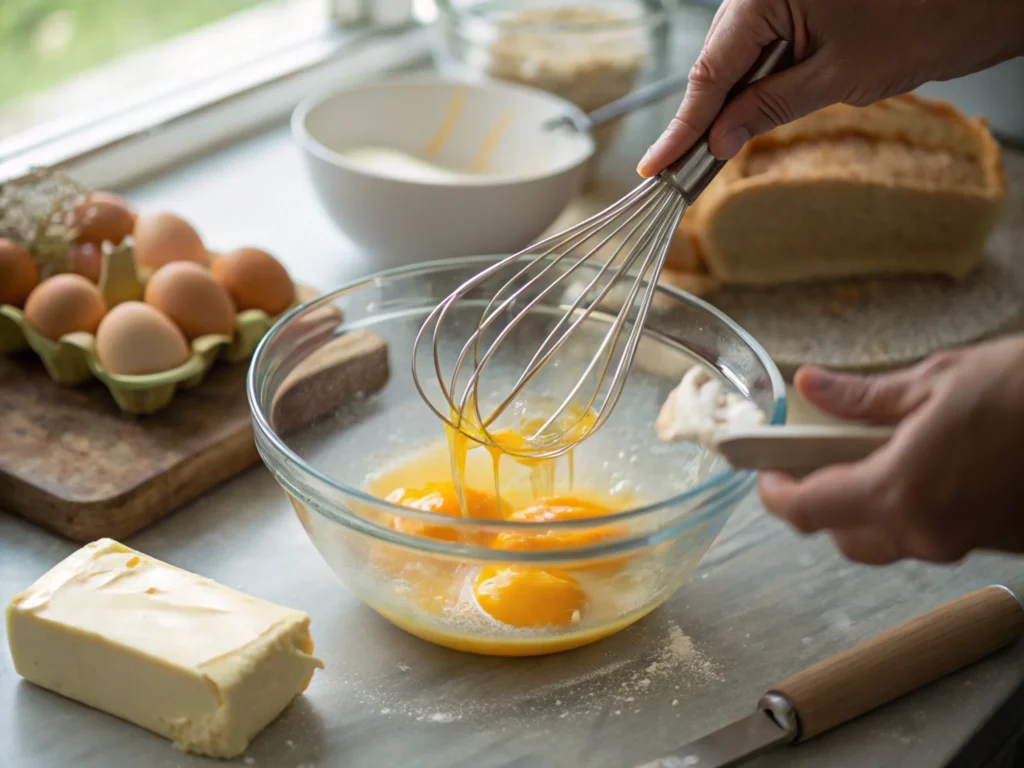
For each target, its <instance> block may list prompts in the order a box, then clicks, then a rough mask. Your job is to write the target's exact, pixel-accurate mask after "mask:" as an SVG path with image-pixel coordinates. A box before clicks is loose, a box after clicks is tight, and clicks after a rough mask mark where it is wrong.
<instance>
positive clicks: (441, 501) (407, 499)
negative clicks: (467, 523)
mask: <svg viewBox="0 0 1024 768" xmlns="http://www.w3.org/2000/svg"><path fill="white" fill-rule="evenodd" d="M465 494H466V495H465V498H466V517H468V518H472V519H476V520H502V519H504V518H505V517H506V516H507V514H508V513H509V507H508V505H507V504H501V505H499V504H498V500H497V498H496V497H495V496H494V494H493V493H487V492H485V491H477V490H473V489H472V488H466V489H465ZM386 500H387V501H389V502H391V503H392V504H399V505H401V506H403V507H408V508H410V509H418V510H421V511H423V512H434V513H435V514H439V515H447V516H448V517H458V518H461V517H462V510H461V509H460V508H459V499H458V496H457V495H456V493H455V486H454V485H453V484H452V483H427V484H426V485H425V486H423V487H422V488H414V489H409V488H396V489H395V490H393V491H392V492H391V493H389V494H388V495H387V497H386ZM391 527H392V528H393V529H394V530H396V531H399V532H400V533H406V534H409V535H412V536H425V537H427V538H431V539H438V540H440V541H453V542H459V541H470V540H472V541H481V540H482V541H485V542H486V541H488V540H489V539H490V535H489V534H475V535H474V534H471V533H467V532H464V531H461V530H459V528H458V527H457V526H448V525H434V524H432V523H424V522H421V521H419V520H410V519H407V518H400V517H398V518H395V519H394V520H393V521H392V523H391Z"/></svg>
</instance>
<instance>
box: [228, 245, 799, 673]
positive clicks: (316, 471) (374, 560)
mask: <svg viewBox="0 0 1024 768" xmlns="http://www.w3.org/2000/svg"><path fill="white" fill-rule="evenodd" d="M495 261H496V259H495V258H494V257H478V258H476V257H475V258H469V259H453V260H446V261H439V262H432V263H427V264H421V265H417V266H413V267H407V268H402V269H398V270H392V271H388V272H383V273H381V274H378V275H375V276H373V277H370V278H368V279H366V280H363V281H360V282H357V283H353V284H350V285H348V286H346V287H344V288H341V289H339V290H337V291H334V292H333V293H331V294H328V295H326V296H324V297H322V298H320V299H317V300H315V301H313V302H311V303H307V304H305V305H303V306H301V307H299V308H297V309H296V310H294V311H292V312H290V313H289V314H288V315H286V316H285V317H284V318H282V319H281V320H280V321H279V322H278V323H277V324H276V325H275V326H274V328H273V329H271V331H270V332H269V333H268V334H267V335H266V336H265V337H264V339H263V340H262V342H261V343H260V345H259V348H258V349H257V350H256V352H255V354H254V356H253V360H252V364H251V368H250V371H249V380H248V396H249V402H250V405H251V408H252V413H253V422H254V427H255V435H256V444H257V446H258V448H259V451H260V454H261V456H262V457H263V460H264V462H265V463H266V465H267V466H268V467H269V469H270V471H271V472H272V473H273V474H274V476H275V477H276V478H277V480H278V482H280V484H281V486H282V487H283V488H284V490H285V492H286V493H287V495H288V497H289V498H290V500H291V502H292V504H293V506H294V508H295V511H296V513H297V514H298V517H299V520H300V521H301V523H302V525H303V527H304V528H305V530H306V532H307V534H308V535H309V537H310V539H311V540H312V541H313V543H314V544H315V546H316V547H317V549H318V550H319V551H320V553H321V554H322V556H323V557H324V559H325V560H326V561H327V562H328V564H330V566H331V567H332V568H333V569H334V570H335V571H336V573H337V574H338V575H339V576H340V577H341V579H342V580H343V581H344V582H345V584H347V585H348V587H349V588H350V589H351V590H352V591H354V592H355V593H356V594H357V595H358V596H359V597H360V598H361V599H362V600H363V601H364V602H365V603H366V604H367V605H369V606H370V607H372V608H373V609H374V610H376V611H377V612H378V613H380V614H382V615H383V616H385V617H386V618H387V619H389V620H390V621H392V622H393V623H395V624H397V625H398V626H400V627H402V628H403V629H405V630H407V631H409V632H410V633H412V634H414V635H417V636H419V637H421V638H424V639H426V640H430V641H432V642H436V643H439V644H442V645H446V646H449V647H452V648H457V649H460V650H466V651H473V652H478V653H487V654H500V655H531V654H538V653H548V652H552V651H558V650H565V649H568V648H572V647H577V646H580V645H584V644H586V643H589V642H593V641H594V640H597V639H599V638H601V637H605V636H607V635H609V634H612V633H613V632H616V631H618V630H619V629H621V628H623V627H625V626H627V625H629V624H630V623H632V622H634V621H636V620H638V619H639V618H641V617H642V616H644V615H646V614H647V613H649V612H650V611H652V610H654V609H655V608H657V607H658V606H659V605H660V604H661V603H662V602H664V601H665V600H666V599H667V598H668V597H669V596H671V595H672V593H673V592H675V591H676V589H678V588H679V587H680V585H682V584H683V582H684V581H685V580H686V579H687V578H688V577H689V575H690V574H691V573H692V572H693V570H694V568H695V567H696V566H697V564H698V562H699V561H700V559H701V557H702V556H703V555H704V553H705V552H706V551H707V549H708V547H710V546H711V543H712V542H713V541H714V539H715V537H716V536H717V535H718V533H719V532H720V531H721V530H722V527H723V526H724V525H725V523H726V521H727V520H728V518H729V516H730V514H731V513H732V511H733V509H735V507H736V505H737V504H738V503H739V501H740V500H741V499H742V498H743V497H744V496H745V495H747V494H748V493H749V492H750V490H751V488H752V484H753V476H752V474H750V473H742V472H736V471H734V470H732V469H731V468H730V467H729V466H728V465H727V464H726V463H725V462H724V460H722V459H721V458H720V457H718V456H716V455H714V454H712V453H709V452H707V451H704V450H702V449H700V448H698V447H697V446H695V445H692V444H688V443H674V444H663V443H661V442H659V441H658V440H657V439H656V437H655V434H654V422H655V419H656V417H657V414H658V412H659V409H660V407H661V404H662V403H663V402H664V400H665V398H666V396H667V395H668V394H669V392H670V391H671V390H672V389H673V388H674V387H675V386H676V385H677V384H678V382H679V380H680V378H681V377H682V375H683V373H684V372H685V371H686V370H687V369H689V368H690V367H692V366H694V365H701V366H704V367H705V368H706V369H708V370H709V371H710V372H711V373H712V374H713V375H714V376H716V377H718V378H719V379H720V380H721V381H722V382H723V383H724V384H725V385H726V386H727V387H728V388H729V389H731V390H733V391H736V392H739V393H740V394H742V395H743V396H744V397H747V398H749V399H750V400H752V401H753V402H754V403H755V404H756V405H757V406H758V407H759V408H761V409H762V410H763V412H764V413H765V415H766V418H767V420H768V421H769V422H771V423H773V424H781V423H782V422H783V421H784V420H785V410H786V399H785V386H784V383H783V379H782V377H781V375H780V373H779V371H778V369H777V368H776V367H775V365H774V364H773V363H772V361H771V359H770V358H769V356H768V354H767V353H766V352H765V351H764V349H762V348H761V346H760V345H758V343H757V342H756V341H755V340H754V339H753V338H752V337H751V336H750V335H749V334H748V333H746V332H745V331H744V330H743V329H742V328H740V327H738V326H737V325H736V324H735V323H733V322H732V321H731V320H730V319H729V318H727V317H726V316H725V315H723V314H722V313H721V312H719V311H718V310H716V309H715V308H714V307H712V306H710V305H709V304H707V303H705V302H703V301H701V300H699V299H697V298H695V297H693V296H690V295H687V294H684V293H682V292H680V291H677V290H674V289H672V288H667V287H666V288H659V289H658V295H657V300H656V301H655V303H654V306H653V307H652V309H651V312H650V314H649V317H648V320H647V323H646V326H645V329H644V332H643V336H642V339H641V341H640V343H639V346H638V349H637V354H636V358H635V362H634V364H633V368H632V370H631V372H630V377H629V380H628V386H626V387H625V389H624V392H623V394H622V397H621V399H620V400H619V402H618V405H617V406H616V408H615V410H614V412H613V413H612V416H611V418H610V419H609V420H608V422H607V423H606V424H605V425H604V426H603V427H602V428H601V429H600V430H598V431H597V432H595V433H594V434H593V435H591V436H590V437H589V438H588V439H587V440H585V441H584V442H583V444H582V445H581V446H580V447H579V448H578V449H577V450H576V451H575V453H574V456H573V471H572V472H571V473H570V472H568V471H566V470H565V468H564V466H563V468H562V469H560V471H559V472H558V474H557V476H556V482H557V483H559V484H560V485H559V486H558V491H559V492H565V490H566V488H565V485H566V483H567V482H569V479H570V478H571V480H572V482H573V483H574V487H576V488H591V489H596V490H598V491H600V492H601V494H602V495H603V497H604V498H608V499H612V500H613V501H614V500H615V499H619V500H620V502H621V503H620V504H618V505H616V508H622V509H625V511H622V512H615V513H613V514H611V515H608V516H602V517H600V518H590V519H582V520H581V519H576V520H567V521H556V522H545V523H537V522H516V521H511V520H476V519H469V518H461V517H459V518H453V517H449V516H444V515H440V514H436V513H433V512H427V511H419V510H416V509H408V508H405V507H402V506H398V505H395V504H391V503H388V502H386V501H384V500H383V499H382V498H381V496H383V495H386V494H387V492H388V490H389V489H390V488H391V487H393V486H394V485H395V484H398V483H402V482H405V481H407V480H408V479H409V478H408V476H407V475H404V474H403V473H405V472H406V469H405V467H408V466H410V465H409V464H408V459H409V458H410V457H412V456H417V457H418V458H417V460H416V462H414V465H415V466H417V467H419V470H418V471H422V469H423V468H424V467H427V468H428V470H427V471H429V472H431V473H433V474H434V475H436V477H437V480H441V481H443V480H449V479H450V473H449V469H450V464H449V455H448V453H447V445H446V442H445V435H444V431H443V428H442V424H441V422H440V421H439V419H438V418H437V416H436V415H435V414H434V413H433V412H432V411H431V410H430V409H429V408H428V407H427V406H426V404H425V403H424V402H423V401H422V399H421V398H420V396H419V395H418V393H417V391H416V388H415V386H414V382H413V377H412V372H411V361H412V355H413V343H414V340H415V337H416V334H417V331H418V330H419V328H420V326H421V325H422V323H423V322H424V320H425V319H426V317H427V315H428V314H429V313H430V311H431V310H432V309H433V308H434V307H435V306H436V305H437V304H438V302H439V301H440V300H442V299H443V298H444V297H446V296H447V295H448V294H449V293H450V292H451V291H453V290H454V289H455V288H456V287H458V286H460V285H461V284H463V283H464V282H465V281H466V280H468V279H469V278H470V277H472V276H474V275H475V274H476V273H478V272H479V271H480V270H482V269H484V268H485V267H487V266H490V265H492V264H494V263H495ZM559 268H560V267H559ZM586 269H588V268H586V267H585V268H583V270H582V271H581V272H579V273H577V274H575V275H573V277H576V278H582V279H586V277H587V275H586ZM503 279H504V277H503V276H502V275H501V274H500V273H499V274H498V275H496V276H495V277H494V279H493V280H490V281H485V282H484V283H482V284H481V285H480V286H478V287H477V288H476V289H474V290H473V291H472V292H470V293H469V294H468V295H467V296H466V298H465V299H464V300H463V301H462V302H461V303H459V304H457V305H456V306H455V308H454V309H453V310H452V314H451V320H452V324H451V326H450V329H451V333H452V334H453V335H452V337H451V338H448V337H443V338H442V344H440V345H439V355H440V358H441V360H442V362H443V363H446V364H447V366H448V367H449V368H450V367H451V361H452V358H453V357H454V356H456V355H457V353H458V350H459V348H460V347H461V343H462V341H463V340H464V339H465V338H466V337H467V336H468V334H469V333H470V331H471V330H472V329H473V328H475V327H476V323H477V319H478V317H479V314H480V312H481V311H482V309H483V307H484V306H485V305H486V304H487V303H488V301H489V300H490V298H491V296H493V294H494V293H495V291H496V290H497V288H498V284H499V283H500V281H502V280H503ZM567 290H571V288H570V289H567ZM567 296H568V294H566V295H562V296H556V295H555V292H553V293H552V294H550V295H549V296H547V297H546V298H544V299H542V300H540V301H539V302H538V303H537V304H536V305H535V306H533V307H532V308H531V309H530V311H529V313H528V314H527V315H526V317H525V320H524V324H523V325H522V326H521V327H520V330H521V331H522V334H521V335H519V336H517V337H516V340H515V343H513V344H510V345H507V346H508V351H507V357H508V360H506V361H505V362H506V363H507V364H516V363H518V364H519V366H520V367H521V366H522V365H524V364H525V362H526V361H528V360H529V358H530V357H531V356H532V354H533V352H534V351H535V348H536V345H537V344H539V342H540V340H541V339H542V338H544V335H546V333H547V331H548V330H550V328H551V327H552V326H553V325H554V324H555V322H556V321H557V319H558V318H559V317H560V316H561V315H562V313H563V312H564V311H565V308H566V305H567V302H568V301H571V299H568V298H567ZM530 298H532V297H530V296H527V297H525V299H524V300H525V301H529V299H530ZM612 319H613V315H612V314H610V313H608V312H604V311H600V310H599V311H595V312H594V313H593V315H591V317H590V319H588V320H587V321H585V322H583V323H582V324H581V325H580V326H579V329H578V330H577V332H576V333H575V334H574V337H573V339H574V340H573V344H579V345H580V346H579V349H580V350H587V351H588V353H592V352H593V349H594V347H595V346H596V343H597V341H596V340H597V338H598V334H603V333H604V331H605V330H606V329H607V327H608V323H609V322H610V321H611V320H612ZM446 328H447V326H446ZM531 340H532V342H531ZM568 352H569V355H568V358H569V359H571V358H572V357H573V352H572V349H568ZM420 354H424V355H428V356H429V355H430V354H431V350H430V348H429V345H428V346H427V348H426V349H423V350H421V352H420ZM577 358H578V359H581V360H582V359H584V358H583V357H582V356H580V355H577ZM421 361H422V360H421ZM426 370H427V371H430V372H432V369H431V368H427V369H426ZM496 370H498V371H500V365H499V366H497V367H496ZM564 371H565V372H571V365H568V364H567V365H566V368H565V369H564ZM499 378H500V376H499ZM424 384H425V385H426V386H427V387H428V390H429V388H430V386H432V385H431V382H430V381H424ZM433 386H435V387H436V384H434V385H433ZM428 394H429V392H428ZM476 454H479V455H476ZM506 458H507V457H506ZM490 461H491V458H490V457H489V456H488V455H487V454H486V453H485V452H484V451H476V452H472V451H471V452H470V460H469V469H468V470H467V473H468V477H469V483H470V486H471V487H478V486H479V482H478V481H476V480H474V477H476V476H479V477H483V476H484V475H483V474H480V473H481V472H483V471H484V470H487V469H488V468H489V467H490V466H491V464H490ZM560 461H564V462H567V461H568V460H567V459H565V457H563V459H560ZM508 464H509V466H507V467H506V465H505V464H504V463H503V464H502V465H501V487H502V488H503V489H504V488H505V487H506V484H509V487H514V486H515V484H516V483H517V482H524V481H525V480H527V479H529V471H530V470H529V468H527V467H524V466H521V465H519V464H516V463H514V462H508ZM517 473H519V474H518V475H517ZM490 482H491V483H493V476H492V477H490ZM493 487H494V486H493V484H491V485H489V486H488V485H486V484H485V485H483V486H482V488H483V489H485V490H491V489H493ZM540 529H543V533H544V536H545V540H546V542H547V543H546V545H545V547H544V548H530V549H526V550H523V551H510V550H508V549H495V548H494V547H493V546H492V545H493V543H494V542H495V540H496V537H498V536H506V537H509V536H511V537H515V536H527V537H529V536H533V535H536V534H538V532H539V530H540ZM484 568H498V569H505V568H509V569H513V570H516V571H517V572H519V573H524V572H525V573H528V574H530V575H531V578H532V576H533V575H535V574H538V573H539V574H542V575H543V574H554V575H556V576H557V577H558V578H561V579H565V578H567V579H569V581H570V582H571V583H573V584H578V586H579V588H580V589H581V590H582V591H583V593H584V594H585V595H586V602H585V606H584V607H583V608H582V610H579V611H574V612H573V614H572V621H571V622H569V623H568V624H565V625H561V626H539V627H528V626H516V627H513V626H509V625H507V624H503V623H501V622H499V621H496V620H494V619H492V618H490V616H489V615H488V614H485V613H484V612H483V611H482V610H481V609H480V607H479V604H478V603H477V602H476V599H475V598H474V594H473V590H472V588H471V584H472V582H473V579H474V578H475V577H476V574H478V572H480V571H481V569H484ZM559 583H560V584H562V586H564V581H563V582H559ZM534 597H536V596H535V595H534ZM529 599H533V598H529V597H528V598H527V602H529ZM528 612H529V606H527V613H528Z"/></svg>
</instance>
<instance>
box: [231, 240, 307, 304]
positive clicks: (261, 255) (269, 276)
mask: <svg viewBox="0 0 1024 768" xmlns="http://www.w3.org/2000/svg"><path fill="white" fill-rule="evenodd" d="M211 271H212V272H213V276H214V277H215V278H216V279H217V282H219V283H220V284H221V285H223V286H224V287H225V288H226V289H227V291H228V293H230V294H231V298H232V299H234V301H235V306H236V307H237V308H238V311H239V312H241V311H242V310H246V309H262V310H263V311H264V312H266V313H267V314H268V315H270V316H271V317H273V316H274V315H279V314H281V313H282V312H284V311H285V310H286V309H288V307H289V306H290V305H291V303H292V302H293V301H294V300H295V285H294V284H293V283H292V281H291V278H290V277H288V272H286V271H285V268H284V267H282V266H281V263H280V262H279V261H278V260H277V259H275V258H274V257H273V256H271V255H270V254H269V253H267V252H266V251H261V250H260V249H259V248H239V249H238V250H236V251H231V253H225V254H224V255H223V256H220V257H218V258H217V259H216V261H214V262H213V266H212V267H211Z"/></svg>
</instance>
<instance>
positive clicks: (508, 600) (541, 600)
mask: <svg viewBox="0 0 1024 768" xmlns="http://www.w3.org/2000/svg"><path fill="white" fill-rule="evenodd" d="M473 594H474V595H475V596H476V601H477V605H479V606H480V609H481V610H483V611H484V612H485V613H486V614H487V615H489V616H490V617H491V618H493V619H494V620H496V621H499V622H501V623H502V624H508V625H510V626H513V627H565V626H568V625H570V624H573V623H576V622H578V621H579V620H580V617H581V616H582V614H583V609H584V608H585V607H586V602H587V599H586V595H584V593H583V589H582V588H581V587H580V585H579V584H578V583H577V582H576V580H575V579H573V578H572V577H571V576H568V575H567V574H565V573H560V572H558V571H545V570H542V569H540V568H525V567H521V566H486V567H484V568H481V569H480V574H479V575H478V576H477V579H476V584H475V585H474V587H473Z"/></svg>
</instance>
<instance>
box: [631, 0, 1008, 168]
mask: <svg viewBox="0 0 1024 768" xmlns="http://www.w3.org/2000/svg"><path fill="white" fill-rule="evenodd" d="M778 39H783V40H787V41H789V42H790V44H791V49H792V52H793V57H794V65H793V66H792V67H790V68H788V69H786V70H783V71H781V72H779V73H777V74H774V75H772V76H770V77H767V78H765V79H763V80H761V81H759V82H757V83H755V84H754V85H753V86H751V87H749V88H747V89H746V90H745V91H744V92H743V93H742V94H740V95H738V96H737V97H736V98H735V99H734V100H733V101H732V102H731V103H730V104H729V105H728V106H727V107H725V109H724V110H723V109H722V106H723V104H724V103H725V99H726V96H727V94H728V92H729V90H730V89H731V88H732V87H733V86H734V85H735V84H736V83H737V82H738V81H739V80H740V78H741V77H743V75H744V74H746V72H747V71H748V70H749V69H750V68H751V67H752V66H753V65H754V62H755V61H756V60H757V57H758V55H759V54H760V53H761V51H762V49H763V48H764V47H765V46H766V45H768V44H769V43H771V42H774V41H775V40H778ZM1019 55H1024V2H1021V1H1020V0H987V2H970V1H969V0H723V2H722V4H721V6H719V9H718V13H717V14H716V15H715V18H714V21H713V22H712V24H711V29H710V31H709V32H708V35H707V38H706V40H705V42H704V50H703V51H702V52H701V54H700V57H699V58H698V59H697V63H696V64H695V65H694V66H693V69H692V70H691V71H690V78H689V86H688V88H687V91H686V96H685V98H684V99H683V102H682V105H681V106H680V107H679V110H678V112H677V113H676V116H675V117H674V118H673V119H672V122H671V123H670V124H669V126H668V128H667V129H666V130H665V132H664V133H663V134H662V136H661V137H660V138H659V139H658V140H657V142H655V144H654V145H653V146H652V147H651V148H650V149H649V150H648V152H647V154H646V155H645V156H644V158H643V160H641V161H640V165H639V168H638V171H639V172H640V174H641V175H642V176H653V175H655V174H657V173H658V172H659V171H661V170H662V169H664V168H665V167H666V166H668V165H669V164H671V163H672V162H673V161H674V160H676V159H678V158H679V157H680V156H681V155H682V154H683V153H684V152H685V151H686V150H687V149H689V148H690V147H691V146H692V145H693V144H694V143H695V142H696V141H697V140H698V139H699V138H700V137H701V136H702V135H703V134H704V133H705V131H707V130H708V128H711V134H710V144H711V151H712V152H713V153H714V155H715V156H716V157H718V158H721V159H723V160H727V159H729V158H731V157H732V156H733V155H735V154H736V153H737V152H738V151H739V150H740V149H741V148H742V146H743V145H744V144H745V143H746V142H747V141H748V140H749V139H750V138H751V137H752V136H757V135H758V134H761V133H764V132H765V131H768V130H770V129H771V128H774V127H775V126H777V125H781V124H783V123H787V122H790V121H792V120H795V119H796V118H798V117H802V116H804V115H807V114H810V113H811V112H814V111H816V110H818V109H821V108H823V107H826V106H829V105H830V104H836V103H839V102H842V103H845V104H850V105H852V106H867V105H868V104H873V103H874V102H876V101H878V100H880V99H883V98H886V97H889V96H895V95H897V94H900V93H906V92H907V91H911V90H913V89H914V88H916V87H918V86H919V85H922V84H923V83H926V82H929V81H931V80H949V79H952V78H955V77H962V76H963V75H968V74H970V73H972V72H976V71H978V70H981V69H985V68H986V67H990V66H993V65H995V64H998V63H999V62H1001V61H1005V60H1006V59H1011V58H1013V57H1014V56H1019ZM720 111H721V114H720V115H719V112H720ZM716 117H717V119H716ZM712 123H713V124H714V125H713V127H712Z"/></svg>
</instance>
